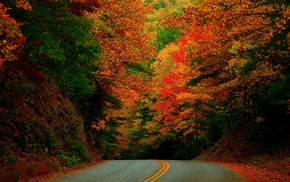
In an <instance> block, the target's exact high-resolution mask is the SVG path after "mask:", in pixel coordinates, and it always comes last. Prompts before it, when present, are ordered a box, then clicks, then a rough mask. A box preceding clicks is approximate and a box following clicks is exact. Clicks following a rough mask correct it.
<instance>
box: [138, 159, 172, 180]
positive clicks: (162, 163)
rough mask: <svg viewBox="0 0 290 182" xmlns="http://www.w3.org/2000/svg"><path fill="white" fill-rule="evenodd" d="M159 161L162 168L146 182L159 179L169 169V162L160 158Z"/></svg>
mask: <svg viewBox="0 0 290 182" xmlns="http://www.w3.org/2000/svg"><path fill="white" fill-rule="evenodd" d="M157 162H158V163H159V165H160V169H159V170H158V171H157V172H156V173H155V174H154V175H152V176H151V177H149V178H148V179H146V180H145V181H144V182H154V181H156V180H157V179H159V178H160V177H161V176H162V175H163V174H165V173H166V172H167V171H168V169H169V167H170V165H169V164H168V162H166V161H163V160H158V161H157Z"/></svg>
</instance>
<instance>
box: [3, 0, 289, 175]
mask: <svg viewBox="0 0 290 182" xmlns="http://www.w3.org/2000/svg"><path fill="white" fill-rule="evenodd" d="M0 15H1V19H0V48H1V52H0V164H1V166H2V167H1V168H2V169H1V168H0V169H1V172H0V176H2V175H3V176H4V175H7V176H9V178H11V176H12V177H13V178H14V180H18V179H20V178H21V177H22V178H24V177H25V176H30V177H32V176H33V177H35V176H38V175H43V174H46V173H47V171H49V170H48V168H49V169H50V170H51V171H53V170H63V169H65V168H69V167H73V166H77V165H86V164H87V163H91V162H92V161H96V160H101V159H149V158H158V159H186V160H188V159H192V158H195V157H197V156H199V155H200V154H202V153H203V152H205V151H209V150H213V151H212V152H214V150H215V149H216V148H217V147H218V145H219V144H220V143H221V141H223V140H224V139H225V138H226V137H227V136H230V135H231V134H232V133H238V132H239V131H242V133H240V135H241V136H240V135H239V137H238V138H239V139H241V140H242V141H241V143H242V144H241V145H243V146H244V148H245V149H244V150H242V151H236V150H235V148H234V147H233V148H232V149H231V151H230V152H232V153H234V154H235V155H236V157H241V156H244V157H245V156H249V155H252V154H253V153H258V154H261V153H268V152H273V151H276V153H278V152H280V151H288V153H287V155H288V156H289V154H290V149H289V146H288V144H289V141H290V134H289V130H290V84H289V83H290V64H289V60H290V52H289V51H290V31H289V30H290V4H289V1H287V0H276V1H274V0H3V1H1V2H0ZM228 145H232V144H228ZM233 145H235V144H233ZM228 147H229V146H228ZM213 148H214V149H213ZM227 150H230V149H227ZM289 161H290V159H289V157H288V163H289V164H290V162H289ZM41 166H43V167H41ZM44 166H45V167H44ZM36 168H37V170H36ZM289 170H290V169H289ZM7 171H8V172H7ZM11 171H12V172H11ZM289 174H290V173H289ZM289 174H288V175H289Z"/></svg>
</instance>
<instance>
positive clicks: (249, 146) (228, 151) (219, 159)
mask: <svg viewBox="0 0 290 182" xmlns="http://www.w3.org/2000/svg"><path fill="white" fill-rule="evenodd" d="M262 125H263V123H256V124H253V123H252V124H251V125H250V124H247V125H245V126H243V127H241V128H238V129H236V130H234V131H233V132H231V133H230V134H229V135H227V136H225V137H224V138H222V139H221V140H220V141H219V142H217V143H216V144H215V145H214V146H213V147H212V148H211V149H209V150H207V151H205V152H203V153H202V154H201V155H200V156H198V157H197V159H201V160H208V161H214V162H216V163H219V164H222V165H225V166H227V167H229V168H231V169H233V170H234V171H236V172H238V173H239V174H241V175H242V176H244V177H245V179H246V180H247V181H257V182H258V181H259V182H261V181H263V182H265V181H281V182H282V181H285V182H286V181H290V147H289V146H290V137H289V134H285V135H284V136H283V137H278V136H271V137H272V140H270V141H269V140H267V138H265V136H264V135H263V130H262V129H261V128H263V127H261V126H262ZM275 137H276V138H275Z"/></svg>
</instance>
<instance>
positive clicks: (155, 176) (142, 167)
mask: <svg viewBox="0 0 290 182" xmlns="http://www.w3.org/2000/svg"><path fill="white" fill-rule="evenodd" d="M48 181H49V182H136V181H144V182H153V181H157V182H241V181H243V179H242V178H241V177H240V176H238V175H237V174H236V173H235V172H233V171H231V170H229V169H228V168H226V167H223V166H220V165H217V164H213V163H208V162H201V161H181V160H165V161H164V160H112V161H106V162H105V163H103V164H101V165H97V166H95V167H92V168H89V169H87V170H83V171H80V172H76V173H73V174H69V175H65V176H61V177H58V178H54V179H50V180H48Z"/></svg>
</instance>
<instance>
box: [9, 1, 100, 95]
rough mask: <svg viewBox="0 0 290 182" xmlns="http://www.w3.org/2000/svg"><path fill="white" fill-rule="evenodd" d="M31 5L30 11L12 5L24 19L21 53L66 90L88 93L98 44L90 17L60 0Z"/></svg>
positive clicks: (81, 93)
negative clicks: (75, 11)
mask: <svg viewBox="0 0 290 182" xmlns="http://www.w3.org/2000/svg"><path fill="white" fill-rule="evenodd" d="M11 6H13V5H11ZM31 6H32V7H33V11H24V10H22V9H15V8H13V11H12V12H11V14H12V15H13V16H14V17H15V18H16V19H18V20H19V21H21V22H22V23H23V25H22V27H21V29H22V31H23V34H24V36H25V37H26V39H27V41H26V42H27V43H26V44H25V46H24V49H23V53H24V54H25V55H26V57H27V58H28V59H29V60H30V61H31V62H32V63H33V64H34V65H35V66H36V67H38V68H39V69H40V70H41V71H42V72H43V73H45V74H46V75H47V76H48V77H49V78H50V79H54V78H55V79H56V80H57V82H58V84H59V85H60V87H61V88H62V89H63V91H64V92H65V93H68V94H70V95H72V96H75V97H82V96H84V95H87V94H91V93H92V92H93V91H94V89H95V86H94V79H95V78H96V75H95V74H94V73H93V72H94V71H95V69H96V68H97V67H98V63H97V59H98V57H99V56H100V54H101V48H100V46H99V45H98V43H97V41H96V39H94V38H93V37H92V35H91V32H90V31H91V30H92V25H91V23H90V21H89V20H88V19H86V18H85V17H79V16H77V15H75V14H73V13H72V11H71V9H70V8H69V7H68V6H67V4H66V2H63V1H55V2H54V1H51V2H46V3H45V2H44V1H37V2H31Z"/></svg>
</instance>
